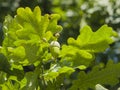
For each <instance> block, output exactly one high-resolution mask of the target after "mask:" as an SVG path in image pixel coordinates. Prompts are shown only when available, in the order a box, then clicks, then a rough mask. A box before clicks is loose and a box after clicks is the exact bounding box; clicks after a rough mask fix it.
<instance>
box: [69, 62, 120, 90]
mask: <svg viewBox="0 0 120 90" xmlns="http://www.w3.org/2000/svg"><path fill="white" fill-rule="evenodd" d="M119 69H120V63H118V64H113V62H111V61H109V62H108V64H107V66H106V68H104V69H102V70H99V67H98V66H96V67H94V68H93V70H92V71H90V72H89V73H87V74H86V73H85V72H83V71H82V72H80V73H79V75H78V78H77V80H74V81H73V85H72V87H71V88H70V90H77V89H82V90H88V88H92V89H93V88H94V87H95V85H96V84H98V83H99V84H101V85H112V86H114V85H115V84H117V83H118V82H119V80H118V79H119V78H120V71H119Z"/></svg>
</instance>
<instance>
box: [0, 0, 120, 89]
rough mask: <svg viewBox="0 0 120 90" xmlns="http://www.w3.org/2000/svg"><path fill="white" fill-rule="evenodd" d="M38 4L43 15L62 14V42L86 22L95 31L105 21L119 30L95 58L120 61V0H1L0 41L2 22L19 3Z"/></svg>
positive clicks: (13, 11)
mask: <svg viewBox="0 0 120 90" xmlns="http://www.w3.org/2000/svg"><path fill="white" fill-rule="evenodd" d="M37 5H38V6H40V8H41V10H42V14H43V15H44V14H46V13H48V14H51V13H57V14H60V15H61V19H60V20H59V24H60V25H62V26H63V31H62V33H61V36H60V38H59V42H60V43H61V44H63V43H66V42H67V38H69V37H74V38H76V37H77V35H78V34H79V30H80V28H82V27H83V26H84V25H89V26H90V27H91V28H92V29H93V30H94V31H96V30H97V29H99V28H100V27H101V26H102V25H104V24H108V25H109V26H111V27H112V28H113V29H114V30H115V31H117V32H118V37H117V38H115V40H116V42H115V43H113V44H112V45H111V47H110V48H109V49H107V50H106V52H104V53H99V54H97V58H96V60H97V61H98V62H100V61H102V62H104V63H106V62H107V60H110V59H112V60H114V61H115V62H119V61H120V0H0V45H2V40H3V39H4V36H3V31H2V24H3V21H4V18H5V16H6V15H8V14H10V15H12V16H14V15H15V14H16V9H17V8H19V7H30V8H32V9H33V8H34V7H35V6H37ZM112 89H114V88H112Z"/></svg>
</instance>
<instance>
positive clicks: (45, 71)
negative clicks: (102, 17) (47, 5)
mask: <svg viewBox="0 0 120 90" xmlns="http://www.w3.org/2000/svg"><path fill="white" fill-rule="evenodd" d="M59 18H60V16H59V15H58V14H50V15H49V14H45V15H41V10H40V8H39V7H38V6H37V7H35V8H34V10H33V11H32V10H31V9H30V8H29V7H26V8H22V7H21V8H18V9H17V15H15V17H14V18H13V17H12V16H10V15H8V16H6V18H5V21H4V26H3V32H4V37H5V38H4V41H3V44H2V46H1V48H0V89H1V90H63V89H69V90H78V89H80V90H88V89H89V88H91V89H94V88H95V85H96V84H102V85H111V86H113V85H116V84H118V83H119V78H120V72H119V69H120V65H119V63H116V64H114V63H113V62H112V61H109V62H108V63H107V64H106V65H104V64H103V63H101V62H99V64H97V62H96V61H95V57H96V53H99V52H104V51H105V50H106V49H107V48H109V45H110V44H111V43H113V42H114V40H113V37H115V36H117V33H116V32H115V31H113V30H112V28H111V27H108V26H107V25H103V26H102V27H101V28H100V29H98V30H97V31H96V32H93V31H92V30H91V28H90V27H89V26H85V27H83V28H82V29H81V30H80V34H79V35H78V37H77V39H74V38H72V37H70V38H69V39H68V40H67V44H63V45H61V46H60V44H59V42H58V36H59V33H60V32H61V30H62V27H61V26H60V25H57V21H58V19H59ZM26 68H28V69H29V70H26ZM89 68H91V70H89V71H87V70H88V69H89ZM108 72H109V73H108Z"/></svg>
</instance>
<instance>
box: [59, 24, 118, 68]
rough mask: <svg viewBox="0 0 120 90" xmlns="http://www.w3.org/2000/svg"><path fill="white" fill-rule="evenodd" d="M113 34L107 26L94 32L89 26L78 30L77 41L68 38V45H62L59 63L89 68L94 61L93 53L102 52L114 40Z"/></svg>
mask: <svg viewBox="0 0 120 90" xmlns="http://www.w3.org/2000/svg"><path fill="white" fill-rule="evenodd" d="M115 34H116V33H115V32H114V31H113V30H112V28H110V27H108V26H107V25H103V26H102V27H101V28H100V29H98V30H97V31H96V32H93V31H92V30H91V28H90V27H89V26H85V27H84V28H82V29H81V30H80V35H79V36H78V37H77V39H76V40H75V39H73V38H69V39H68V45H63V46H62V50H61V53H60V57H61V58H62V59H61V62H63V61H64V60H67V61H70V62H71V64H72V66H73V67H76V66H78V65H85V66H87V67H88V66H89V65H90V64H91V62H92V61H93V60H94V57H95V56H94V53H98V52H103V51H105V50H106V49H107V48H108V47H109V44H111V43H112V42H113V41H114V40H113V39H112V38H111V37H113V36H115Z"/></svg>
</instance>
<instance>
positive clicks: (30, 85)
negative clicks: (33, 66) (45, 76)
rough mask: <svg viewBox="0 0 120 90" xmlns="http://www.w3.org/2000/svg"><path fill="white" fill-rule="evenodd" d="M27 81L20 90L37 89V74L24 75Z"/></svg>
mask: <svg viewBox="0 0 120 90" xmlns="http://www.w3.org/2000/svg"><path fill="white" fill-rule="evenodd" d="M25 78H26V79H27V84H26V86H25V87H24V88H23V89H22V90H35V89H37V87H38V74H37V73H35V72H34V73H33V72H28V73H26V75H25Z"/></svg>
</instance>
